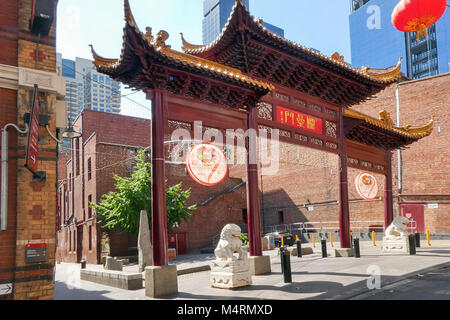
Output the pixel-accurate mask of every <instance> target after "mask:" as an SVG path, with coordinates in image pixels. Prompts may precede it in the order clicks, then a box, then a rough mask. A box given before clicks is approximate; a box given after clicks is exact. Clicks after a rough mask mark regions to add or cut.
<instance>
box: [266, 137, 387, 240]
mask: <svg viewBox="0 0 450 320" xmlns="http://www.w3.org/2000/svg"><path fill="white" fill-rule="evenodd" d="M338 161H339V157H338V156H337V155H335V154H332V153H326V152H323V151H318V150H314V149H310V148H306V147H301V146H296V145H292V144H287V143H280V168H279V171H278V173H277V174H276V175H273V176H263V177H262V178H260V185H261V186H260V188H261V190H262V191H263V194H262V196H261V197H262V203H263V208H264V209H263V212H264V213H263V219H264V225H265V226H274V225H279V224H292V223H298V222H310V223H313V222H335V223H334V224H332V225H333V226H337V227H338V224H337V222H338V221H339V214H338V206H337V200H338V185H339V184H338V183H339V180H338V172H337V168H338ZM260 173H261V172H260ZM359 173H360V171H359V170H356V169H352V168H349V169H348V186H349V200H350V219H351V221H353V222H355V221H373V223H370V224H375V222H374V221H380V220H381V221H383V220H384V204H383V201H381V200H376V201H361V200H362V199H361V198H360V197H359V196H358V194H357V192H356V189H355V187H354V180H355V178H356V176H357V175H358V174H359ZM374 176H375V178H376V179H377V181H378V185H379V192H378V196H379V197H383V193H384V180H385V178H384V176H383V175H379V174H375V175H374ZM261 181H262V182H261ZM307 204H313V205H314V210H313V211H308V209H307V208H306V207H305V205H307ZM280 212H283V214H282V215H283V217H284V219H283V220H284V221H281V220H280ZM352 226H353V227H356V224H355V223H352ZM268 230H269V228H267V229H266V231H268Z"/></svg>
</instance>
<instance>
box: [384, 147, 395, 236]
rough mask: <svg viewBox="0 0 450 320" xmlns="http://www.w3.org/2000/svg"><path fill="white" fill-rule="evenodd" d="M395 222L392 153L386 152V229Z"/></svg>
mask: <svg viewBox="0 0 450 320" xmlns="http://www.w3.org/2000/svg"><path fill="white" fill-rule="evenodd" d="M392 221H394V199H393V194H392V152H391V151H387V152H386V179H385V182H384V223H385V228H387V227H389V226H390V225H391V224H392Z"/></svg>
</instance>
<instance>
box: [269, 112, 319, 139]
mask: <svg viewBox="0 0 450 320" xmlns="http://www.w3.org/2000/svg"><path fill="white" fill-rule="evenodd" d="M277 122H278V123H282V124H285V125H288V126H291V127H296V128H299V129H303V130H308V131H313V132H316V133H323V120H322V119H320V118H317V117H313V116H310V115H306V114H303V113H301V112H298V111H294V110H291V109H288V108H284V107H280V106H278V107H277Z"/></svg>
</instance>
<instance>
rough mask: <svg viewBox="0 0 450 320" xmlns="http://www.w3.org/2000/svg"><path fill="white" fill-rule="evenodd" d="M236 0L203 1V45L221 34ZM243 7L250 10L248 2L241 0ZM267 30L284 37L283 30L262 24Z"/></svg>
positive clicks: (265, 23)
mask: <svg viewBox="0 0 450 320" xmlns="http://www.w3.org/2000/svg"><path fill="white" fill-rule="evenodd" d="M235 3H236V0H204V1H203V44H210V43H211V42H213V41H214V40H216V38H217V37H218V36H219V34H220V32H222V29H223V27H224V26H225V23H227V21H228V18H229V17H230V13H231V9H232V8H233V6H234V4H235ZM243 3H244V5H245V6H246V7H247V9H248V10H250V3H249V0H243ZM263 25H264V27H266V28H267V29H268V30H270V31H272V32H274V33H276V34H278V35H279V36H282V37H284V30H283V29H281V28H278V27H276V26H274V25H271V24H270V23H267V22H263Z"/></svg>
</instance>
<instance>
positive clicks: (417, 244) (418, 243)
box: [416, 233, 420, 248]
mask: <svg viewBox="0 0 450 320" xmlns="http://www.w3.org/2000/svg"><path fill="white" fill-rule="evenodd" d="M416 248H420V233H416Z"/></svg>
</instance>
